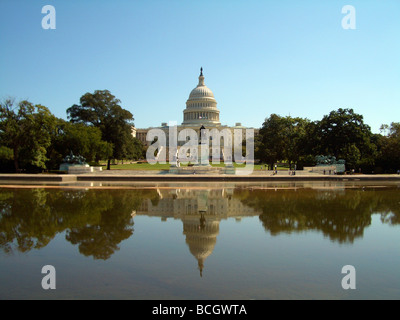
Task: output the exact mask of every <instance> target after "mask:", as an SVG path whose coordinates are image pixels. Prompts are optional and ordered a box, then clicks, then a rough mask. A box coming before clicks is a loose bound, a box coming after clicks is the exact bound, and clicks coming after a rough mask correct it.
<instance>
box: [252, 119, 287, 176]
mask: <svg viewBox="0 0 400 320" xmlns="http://www.w3.org/2000/svg"><path fill="white" fill-rule="evenodd" d="M286 128H287V122H286V120H285V119H284V118H283V117H281V116H279V115H277V114H271V115H270V116H269V118H266V119H265V121H264V123H263V125H262V127H261V129H260V131H259V140H258V142H257V143H256V145H257V154H256V157H258V158H259V159H260V160H261V161H262V162H265V163H268V164H269V165H270V166H271V168H272V167H273V166H274V163H275V162H277V161H278V160H282V159H283V158H284V154H285V147H286V145H285V144H286V137H285V134H286V132H285V129H286Z"/></svg>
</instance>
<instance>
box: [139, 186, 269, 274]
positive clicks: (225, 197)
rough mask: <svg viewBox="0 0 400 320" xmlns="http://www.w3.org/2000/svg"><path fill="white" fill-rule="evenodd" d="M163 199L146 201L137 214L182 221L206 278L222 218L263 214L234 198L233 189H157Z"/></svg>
mask: <svg viewBox="0 0 400 320" xmlns="http://www.w3.org/2000/svg"><path fill="white" fill-rule="evenodd" d="M157 192H158V194H159V200H158V201H154V200H151V199H146V200H145V201H143V203H142V204H141V206H140V207H139V209H138V210H137V211H136V214H137V215H148V216H153V217H154V216H156V217H160V218H161V219H162V220H163V221H166V220H167V219H168V218H173V219H180V220H182V222H183V234H184V235H185V236H186V244H187V245H188V247H189V250H190V253H191V254H192V255H193V256H194V257H195V258H196V260H197V261H198V267H199V270H200V276H202V272H203V267H204V261H205V260H206V259H207V257H208V256H209V255H211V253H212V252H213V250H214V247H215V244H216V242H217V236H218V234H219V223H220V221H221V220H222V219H227V218H230V217H233V218H235V219H237V220H240V219H241V218H242V217H248V216H254V215H259V214H260V213H261V212H259V211H256V210H254V209H253V208H250V207H248V206H246V205H244V204H243V203H242V202H241V201H240V200H239V199H235V198H234V197H233V188H232V189H227V188H220V189H157Z"/></svg>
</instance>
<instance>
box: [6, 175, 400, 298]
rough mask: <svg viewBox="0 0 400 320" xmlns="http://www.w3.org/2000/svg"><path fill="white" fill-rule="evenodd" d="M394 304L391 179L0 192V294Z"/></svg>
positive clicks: (399, 284)
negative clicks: (48, 268)
mask: <svg viewBox="0 0 400 320" xmlns="http://www.w3.org/2000/svg"><path fill="white" fill-rule="evenodd" d="M45 265H52V266H54V268H55V270H56V278H55V279H56V289H55V290H51V289H50V290H44V289H43V288H42V285H41V283H42V279H43V277H44V276H45V274H42V273H41V270H42V267H43V266H45ZM345 265H352V266H354V268H355V270H356V273H355V279H354V280H355V283H356V289H348V290H345V289H343V287H342V279H343V278H344V277H345V276H346V274H344V273H342V267H343V266H345ZM399 298H400V185H398V184H396V183H391V184H382V183H379V184H373V183H358V184H357V183H356V182H351V183H350V182H347V183H346V182H296V183H278V182H276V183H275V182H274V183H265V184H263V183H257V184H246V183H181V184H179V183H169V184H168V183H157V184H155V183H153V184H150V183H148V184H146V183H142V184H120V185H112V184H108V185H107V184H104V183H103V184H102V185H101V186H100V185H96V184H93V183H91V184H87V185H83V184H82V185H70V186H68V185H64V186H50V185H42V186H1V187H0V299H243V300H247V299H257V300H264V299H399Z"/></svg>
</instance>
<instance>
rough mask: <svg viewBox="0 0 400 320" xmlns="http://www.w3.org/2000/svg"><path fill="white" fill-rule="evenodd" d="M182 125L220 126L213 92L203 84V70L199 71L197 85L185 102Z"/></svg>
mask: <svg viewBox="0 0 400 320" xmlns="http://www.w3.org/2000/svg"><path fill="white" fill-rule="evenodd" d="M182 124H183V125H199V124H202V125H214V126H215V125H220V124H221V123H220V121H219V110H218V109H217V101H216V100H215V98H214V94H213V92H212V91H211V90H210V89H209V88H208V87H207V86H206V85H205V84H204V75H203V68H201V69H200V76H199V83H198V85H197V87H196V88H194V89H193V90H192V91H191V92H190V95H189V99H188V100H187V101H186V109H185V110H183V123H182Z"/></svg>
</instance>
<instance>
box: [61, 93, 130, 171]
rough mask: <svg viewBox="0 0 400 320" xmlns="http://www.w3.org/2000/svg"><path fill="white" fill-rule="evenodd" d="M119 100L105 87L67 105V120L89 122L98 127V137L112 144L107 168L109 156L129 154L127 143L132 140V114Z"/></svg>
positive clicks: (108, 168)
mask: <svg viewBox="0 0 400 320" xmlns="http://www.w3.org/2000/svg"><path fill="white" fill-rule="evenodd" d="M120 102H121V101H120V100H118V99H117V98H116V97H115V96H113V95H112V94H111V93H110V91H108V90H96V91H95V92H94V93H86V94H84V95H83V96H82V97H81V98H80V104H79V105H76V104H75V105H73V106H72V107H70V108H68V109H67V114H68V118H69V119H70V120H71V122H74V123H75V122H78V123H85V124H90V125H92V126H94V127H97V128H99V129H100V131H101V134H102V140H104V141H106V142H108V143H110V144H112V146H113V152H112V154H111V155H110V156H109V157H108V159H107V160H108V161H107V170H110V163H111V160H112V159H118V158H120V159H121V158H124V157H129V156H131V148H130V146H129V145H130V144H133V143H134V138H133V137H132V135H131V128H132V126H133V120H134V118H133V115H132V114H131V113H130V112H129V111H128V110H125V109H123V108H122V107H121V106H120Z"/></svg>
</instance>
